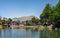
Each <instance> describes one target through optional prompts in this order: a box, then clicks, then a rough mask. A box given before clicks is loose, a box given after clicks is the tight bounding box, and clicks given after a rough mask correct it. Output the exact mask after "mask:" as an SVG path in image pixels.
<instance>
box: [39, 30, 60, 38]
mask: <svg viewBox="0 0 60 38" xmlns="http://www.w3.org/2000/svg"><path fill="white" fill-rule="evenodd" d="M40 38H60V31H45V30H44V31H40Z"/></svg>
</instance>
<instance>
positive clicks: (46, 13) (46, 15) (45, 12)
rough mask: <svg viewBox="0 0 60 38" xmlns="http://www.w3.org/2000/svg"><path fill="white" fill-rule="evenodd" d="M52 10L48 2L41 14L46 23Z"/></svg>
mask: <svg viewBox="0 0 60 38" xmlns="http://www.w3.org/2000/svg"><path fill="white" fill-rule="evenodd" d="M51 11H52V7H51V5H50V4H49V3H48V4H46V7H45V8H44V10H43V12H42V14H41V15H40V19H41V20H42V21H43V22H45V23H46V21H50V17H51V16H50V15H51V14H52V13H51Z"/></svg>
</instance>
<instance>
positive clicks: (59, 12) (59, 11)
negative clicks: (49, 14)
mask: <svg viewBox="0 0 60 38" xmlns="http://www.w3.org/2000/svg"><path fill="white" fill-rule="evenodd" d="M59 18H60V0H59V2H58V3H57V5H56V6H55V8H54V13H53V19H54V21H55V22H56V21H57V20H60V19H59Z"/></svg>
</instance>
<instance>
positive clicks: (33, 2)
mask: <svg viewBox="0 0 60 38" xmlns="http://www.w3.org/2000/svg"><path fill="white" fill-rule="evenodd" d="M57 2H58V0H0V16H2V17H7V18H13V17H22V16H31V15H32V16H36V17H39V16H40V14H41V13H42V10H43V9H44V7H45V6H46V4H47V3H50V4H51V5H52V6H54V5H56V4H57Z"/></svg>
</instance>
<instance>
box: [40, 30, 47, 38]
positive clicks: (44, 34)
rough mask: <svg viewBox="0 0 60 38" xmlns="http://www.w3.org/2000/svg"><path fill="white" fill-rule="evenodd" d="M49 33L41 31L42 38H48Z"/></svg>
mask: <svg viewBox="0 0 60 38" xmlns="http://www.w3.org/2000/svg"><path fill="white" fill-rule="evenodd" d="M47 36H48V31H46V30H44V31H40V38H48V37H47Z"/></svg>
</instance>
